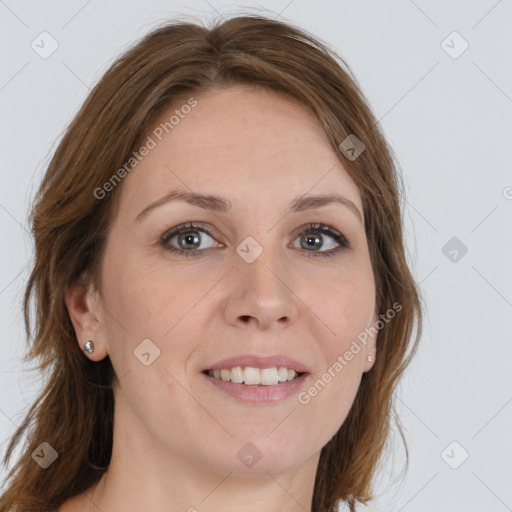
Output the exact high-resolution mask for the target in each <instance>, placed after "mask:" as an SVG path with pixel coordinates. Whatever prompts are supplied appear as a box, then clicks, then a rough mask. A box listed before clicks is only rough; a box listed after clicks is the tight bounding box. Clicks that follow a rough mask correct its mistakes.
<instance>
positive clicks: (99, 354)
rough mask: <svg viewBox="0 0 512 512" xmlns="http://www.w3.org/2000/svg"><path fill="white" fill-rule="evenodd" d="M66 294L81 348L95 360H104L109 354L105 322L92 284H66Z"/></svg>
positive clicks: (87, 355)
mask: <svg viewBox="0 0 512 512" xmlns="http://www.w3.org/2000/svg"><path fill="white" fill-rule="evenodd" d="M64 295H65V302H66V307H67V309H68V313H69V318H70V320H71V323H72V324H73V327H74V330H75V335H76V339H77V343H78V345H79V347H80V350H81V351H82V352H84V354H85V355H86V357H88V358H89V359H91V360H93V361H100V360H102V359H103V358H105V357H106V356H107V355H108V350H107V344H106V335H105V324H104V321H103V318H104V317H103V312H102V308H101V305H100V303H99V300H100V299H99V297H96V295H97V293H96V292H95V291H94V288H93V286H92V284H91V285H87V284H84V282H81V281H77V282H75V283H73V284H71V285H68V286H66V288H65V291H64Z"/></svg>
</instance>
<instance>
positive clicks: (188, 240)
mask: <svg viewBox="0 0 512 512" xmlns="http://www.w3.org/2000/svg"><path fill="white" fill-rule="evenodd" d="M201 233H204V234H205V235H206V236H207V237H208V238H210V239H212V240H214V238H213V237H212V236H211V235H210V233H209V232H208V231H207V230H206V229H205V228H203V227H202V226H201V225H199V224H195V223H193V222H190V223H187V224H183V225H181V226H176V227H174V228H172V229H170V230H168V231H166V232H165V233H164V234H163V235H162V237H161V238H160V240H159V243H160V245H162V246H164V247H165V249H166V250H168V251H169V252H171V253H174V254H178V255H180V256H185V257H188V256H199V255H201V253H203V252H205V251H206V249H210V248H213V247H214V245H210V247H203V248H200V247H201V244H202V242H203V240H202V236H201ZM318 234H320V236H317V235H318ZM326 235H327V237H328V238H330V239H331V244H327V245H331V247H332V246H333V247H332V248H330V250H328V251H316V250H313V249H320V248H323V247H324V245H325V244H324V241H323V240H324V237H325V236H326ZM296 237H297V238H296V239H299V243H300V244H301V247H299V248H304V247H306V251H307V252H309V253H311V254H310V255H311V256H313V257H320V258H328V257H332V256H334V255H335V254H337V253H339V252H340V251H343V250H346V249H349V248H351V244H350V241H349V240H348V239H347V238H346V237H345V236H344V235H342V234H341V233H340V232H338V231H337V230H336V229H334V228H332V227H331V226H326V225H324V224H308V225H307V226H304V227H303V228H302V229H301V230H300V231H299V233H297V235H296ZM174 239H176V242H175V243H176V244H177V245H178V247H176V245H174V244H171V242H172V241H173V240H174ZM332 241H334V242H335V243H333V242H332ZM294 247H296V246H294Z"/></svg>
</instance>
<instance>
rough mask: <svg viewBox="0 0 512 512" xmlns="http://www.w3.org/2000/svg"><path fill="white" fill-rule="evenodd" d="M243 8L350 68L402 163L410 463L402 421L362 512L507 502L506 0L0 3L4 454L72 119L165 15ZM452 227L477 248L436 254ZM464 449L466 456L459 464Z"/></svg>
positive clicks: (510, 413)
mask: <svg viewBox="0 0 512 512" xmlns="http://www.w3.org/2000/svg"><path fill="white" fill-rule="evenodd" d="M246 7H247V8H249V10H250V12H258V9H259V8H262V9H268V10H271V11H273V12H274V13H275V15H276V16H278V15H280V16H281V17H283V18H284V19H285V20H288V21H292V22H295V23H297V24H298V25H299V26H301V27H303V28H305V29H306V30H308V31H310V32H311V33H313V34H314V35H316V36H318V37H319V38H321V39H323V40H324V41H326V42H327V43H329V44H330V45H331V46H332V47H334V48H335V49H336V50H337V51H338V52H339V53H340V54H341V56H342V57H344V58H345V59H346V60H347V61H348V63H349V65H350V66H351V67H352V69H353V70H354V72H355V74H356V76H357V78H358V81H359V82H360V84H361V86H362V88H363V91H364V93H365V94H366V95H367V97H368V98H369V100H370V104H371V106H372V108H373V109H374V111H375V113H376V115H377V118H378V119H379V120H380V122H381V124H382V126H383V129H384V131H385V134H386V135H387V137H388V138H389V141H390V143H391V145H392V146H393V148H394V149H395V151H396V154H397V156H398V159H399V161H400V164H401V167H402V169H403V170H404V173H405V178H406V184H407V191H408V196H407V199H408V203H407V211H406V216H405V224H406V233H407V244H408V249H409V254H410V261H411V265H412V267H413V270H414V274H415V276H416V277H417V279H418V281H419V282H420V283H421V288H422V292H423V294H424V297H425V300H426V303H427V318H426V323H425V332H424V336H423V338H422V347H421V350H420V352H419V353H418V357H417V359H416V360H415V362H414V364H413V365H412V366H411V367H410V369H409V371H408V373H407V375H406V377H405V379H404V380H403V382H402V384H401V386H400V389H399V394H398V396H397V403H398V406H399V412H400V414H401V418H402V421H403V423H404V426H405V429H406V436H407V441H408V445H409V448H410V469H409V472H408V473H407V475H406V477H405V479H404V480H403V482H402V483H400V481H398V482H397V481H394V480H393V478H394V477H397V476H398V474H399V472H400V469H401V468H402V463H403V458H404V451H403V448H402V446H401V444H400V442H399V436H398V434H397V433H396V432H395V435H394V438H395V441H394V445H395V451H394V454H393V456H392V457H390V458H389V459H388V461H387V462H386V465H385V466H384V468H383V471H382V472H381V474H380V478H379V479H378V491H379V498H378V499H377V500H376V501H375V503H374V504H373V505H372V506H370V507H368V508H367V509H365V510H369V511H379V512H384V511H385V512H389V511H402V510H403V511H405V512H413V511H414V512H417V511H420V512H422V511H429V512H430V511H431V510H433V509H434V508H435V510H438V511H447V512H448V511H449V512H453V511H465V512H472V511H479V512H480V511H482V510H485V511H486V512H490V511H495V512H502V511H503V512H504V511H506V510H512V486H511V485H510V484H511V483H512V478H511V477H512V462H511V461H512V441H511V437H510V432H511V425H512V403H511V401H512V385H511V384H512V378H511V374H512V372H511V363H512V335H511V330H510V319H511V318H512V271H511V262H512V229H511V220H512V172H511V166H510V163H511V160H510V147H511V142H512V139H511V135H512V133H511V113H512V73H511V65H510V63H511V62H512V51H511V48H512V36H511V34H512V30H511V28H512V2H511V1H510V0H501V1H495V0H488V1H487V0H486V1H483V0H482V1H472V2H468V1H462V0H459V1H452V2H441V1H433V2H427V1H425V0H415V1H412V0H393V1H387V2H378V1H365V2H349V1H341V2H340V1H338V2H336V1H334V0H329V1H320V2H315V3H313V2H311V1H306V0H292V1H290V0H276V1H273V2H270V1H265V2H258V3H256V2H246V3H243V4H242V3H240V4H228V3H223V2H221V1H214V0H212V1H210V2H206V1H203V0H197V1H190V2H184V1H181V2H180V1H157V0H145V1H144V2H142V0H139V1H132V2H126V1H111V2H108V3H106V2H100V1H98V0H90V1H83V0H73V1H66V2H64V1H63V0H59V1H53V2H51V3H50V2H40V1H39V2H38V1H34V0H32V1H25V2H21V1H14V0H5V1H3V0H0V37H1V48H2V65H1V69H0V105H1V126H0V129H1V132H0V141H1V142H0V143H1V150H2V165H1V169H2V171H1V172H2V176H1V181H0V183H1V185H0V190H1V192H0V230H1V237H2V243H1V247H2V249H1V266H0V315H1V332H2V338H1V349H2V352H1V353H2V357H1V358H0V382H1V384H0V386H1V390H2V391H1V399H0V429H1V430H0V441H1V445H0V449H1V452H2V454H3V453H4V450H5V447H6V446H7V440H8V438H9V437H10V435H11V434H12V433H13V431H14V427H15V424H19V422H20V421H21V418H22V416H23V413H24V412H26V410H27V408H28V406H29V404H30V403H31V402H32V400H33V399H34V397H35V396H36V393H37V392H39V391H40V387H39V386H40V382H39V381H38V378H37V376H36V374H35V372H34V373H33V374H30V373H28V372H22V369H23V367H22V364H21V357H22V356H23V354H24V353H25V339H24V333H23V326H22V316H21V312H20V308H21V299H22V293H23V287H24V285H25V282H26V279H27V277H28V269H29V264H30V260H31V256H32V249H31V243H32V242H31V239H30V236H29V234H28V232H27V229H26V224H27V207H28V200H29V198H30V197H31V196H32V194H33V192H34V190H35V188H36V186H37V184H38V183H39V181H40V178H41V176H42V173H43V171H44V167H45V165H46V164H47V163H48V161H49V158H50V156H51V154H52V153H53V150H54V149H55V147H56V142H57V140H58V139H60V136H61V135H62V131H63V129H64V128H65V126H66V125H67V123H68V122H69V121H70V120H71V118H72V116H73V114H74V113H75V112H76V111H77V109H78V107H79V106H80V104H81V103H82V102H83V100H84V99H85V97H86V95H87V94H88V92H89V89H90V88H91V86H92V85H93V84H94V83H96V81H97V80H98V79H99V78H100V76H101V75H102V74H103V72H104V71H105V70H106V69H107V67H108V66H109V64H110V63H111V62H112V60H113V59H114V58H115V57H116V56H118V55H119V54H120V53H121V52H122V51H123V50H124V49H125V48H126V47H127V46H128V45H129V44H131V43H133V42H134V41H135V40H137V39H138V38H139V37H140V36H142V35H143V34H144V33H146V32H148V31H149V30H150V29H152V28H153V27H154V26H155V24H157V23H158V22H160V21H162V20H164V19H166V18H167V17H169V16H172V15H174V14H192V15H197V16H202V17H208V18H211V17H212V15H216V13H215V11H218V12H219V13H222V14H224V15H228V14H232V13H239V12H243V11H245V10H246V9H245V8H246ZM43 31H47V32H49V33H50V34H51V35H52V37H53V38H55V39H56V40H57V42H58V44H59V47H58V49H57V50H56V51H55V52H54V53H53V54H52V55H51V56H50V57H49V58H47V59H43V58H41V57H40V56H39V55H38V54H37V53H36V52H35V51H34V50H33V49H32V48H31V46H30V45H31V42H32V41H33V40H34V39H36V37H37V36H38V35H39V34H40V33H41V32H43ZM453 31H457V32H458V33H460V35H461V36H462V37H463V38H464V39H465V40H466V41H467V42H468V43H469V48H468V49H467V50H466V51H465V52H464V53H463V54H462V55H460V56H459V57H458V58H456V59H454V58H452V57H450V56H449V55H448V54H447V53H446V52H445V50H444V49H443V47H442V46H441V43H442V41H443V40H445V38H446V37H447V36H448V35H449V34H451V33H452V32H453ZM452 40H453V42H451V41H452ZM445 44H448V45H450V46H453V48H452V50H451V51H452V52H454V51H455V52H456V51H457V50H458V49H460V48H461V46H460V41H457V40H456V39H453V37H452V38H451V39H450V38H449V39H448V41H447V43H445ZM454 236H455V237H457V238H458V239H459V240H460V241H461V242H463V243H464V244H465V245H466V246H467V248H468V252H467V254H465V255H464V256H462V257H460V252H459V253H458V254H459V259H458V261H456V262H453V261H451V260H450V259H449V258H448V257H447V256H445V254H443V252H442V248H443V246H444V245H445V244H446V243H447V242H448V240H450V239H451V238H452V237H454ZM453 441H456V442H457V443H458V445H455V447H454V448H453V446H452V448H453V450H452V448H450V449H448V451H447V453H445V455H444V458H443V456H442V453H444V450H445V448H446V447H447V446H448V445H450V443H452V442H453ZM463 450H465V451H467V453H468V454H469V457H468V458H467V460H466V461H465V462H464V463H463V464H462V465H460V467H458V469H452V467H450V466H449V465H448V463H447V461H448V462H450V463H451V464H452V465H454V463H457V462H458V461H459V460H460V457H461V456H462V454H463V453H464V452H463ZM4 476H5V473H4V472H3V473H2V480H3V477H4ZM361 509H364V507H361Z"/></svg>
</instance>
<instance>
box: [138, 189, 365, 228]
mask: <svg viewBox="0 0 512 512" xmlns="http://www.w3.org/2000/svg"><path fill="white" fill-rule="evenodd" d="M170 201H184V202H186V203H189V204H191V205H193V206H197V207H199V208H203V209H204V210H210V211H213V212H218V213H229V212H230V211H231V209H232V203H231V201H230V200H229V199H225V198H223V197H220V196H216V195H212V194H199V193H196V192H187V191H184V190H172V191H171V192H169V193H168V194H165V196H163V197H161V198H160V199H157V200H156V201H154V202H153V203H151V204H149V205H148V206H146V207H145V208H144V209H143V210H142V211H141V212H140V213H139V214H138V215H137V217H136V218H135V221H136V222H138V221H140V220H142V218H144V217H146V216H147V215H148V213H149V212H150V211H151V210H154V209H155V208H157V207H158V206H161V205H163V204H166V203H168V202H170ZM329 204H341V205H342V206H345V207H346V208H347V209H348V210H350V211H351V212H352V213H353V214H354V215H355V216H356V217H357V218H358V219H359V221H360V222H361V223H363V216H362V215H361V212H360V211H359V208H358V207H357V206H356V205H355V204H354V202H353V201H351V200H350V199H348V198H346V197H344V196H341V195H339V194H322V195H316V196H311V195H310V196H305V195H304V196H300V197H297V198H295V199H294V200H292V202H291V203H290V205H289V206H288V210H287V211H286V212H285V213H286V214H288V213H298V212H304V211H306V210H312V209H316V208H321V207H322V206H327V205H329Z"/></svg>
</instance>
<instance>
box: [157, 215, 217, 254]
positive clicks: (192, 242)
mask: <svg viewBox="0 0 512 512" xmlns="http://www.w3.org/2000/svg"><path fill="white" fill-rule="evenodd" d="M200 233H205V234H206V236H208V237H209V238H211V239H212V240H213V237H212V236H211V235H210V233H208V231H207V230H206V229H204V228H203V227H201V226H200V225H198V224H194V223H193V222H189V223H188V224H184V225H181V226H177V227H175V228H172V229H170V230H169V231H166V232H165V233H164V234H163V235H162V238H161V239H160V244H161V245H163V246H164V247H165V249H166V250H168V251H169V252H172V253H175V254H179V255H182V256H183V255H184V256H186V257H188V256H199V253H200V252H202V251H204V250H205V248H204V247H203V248H202V249H199V247H200V246H201V242H202V240H201V236H200ZM174 238H176V239H177V244H178V247H175V246H173V245H170V243H169V242H171V241H172V240H173V239H174ZM208 248H209V247H206V249H208Z"/></svg>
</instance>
